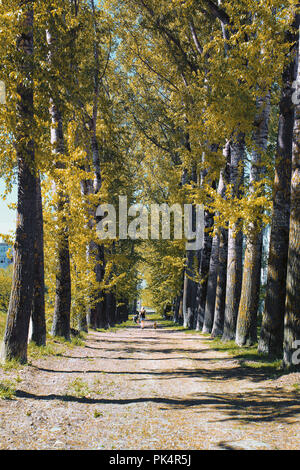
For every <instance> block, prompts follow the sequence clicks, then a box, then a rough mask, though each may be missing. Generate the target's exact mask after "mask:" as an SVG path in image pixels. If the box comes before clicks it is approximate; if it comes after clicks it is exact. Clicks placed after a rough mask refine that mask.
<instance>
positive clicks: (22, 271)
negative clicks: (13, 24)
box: [3, 0, 37, 362]
mask: <svg viewBox="0 0 300 470" xmlns="http://www.w3.org/2000/svg"><path fill="white" fill-rule="evenodd" d="M33 5H34V1H33V0H20V1H18V2H17V7H18V9H19V14H18V21H17V29H18V36H17V38H16V57H17V61H16V66H17V73H18V74H19V77H20V80H19V83H18V85H17V90H16V91H17V96H18V101H17V109H16V127H15V135H14V138H15V148H16V154H17V164H18V202H17V229H16V238H15V245H14V274H13V284H12V290H11V297H10V302H9V308H8V315H7V324H6V330H5V335H4V347H3V357H4V359H5V360H6V359H17V360H19V361H20V362H26V361H27V342H28V329H29V321H30V314H31V309H32V301H33V290H34V257H33V256H32V254H33V253H34V244H35V239H36V207H37V202H36V198H37V196H36V175H35V152H34V132H35V123H34V106H33V18H34V15H33Z"/></svg>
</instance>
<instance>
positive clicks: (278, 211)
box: [258, 34, 297, 355]
mask: <svg viewBox="0 0 300 470" xmlns="http://www.w3.org/2000/svg"><path fill="white" fill-rule="evenodd" d="M287 40H289V41H290V42H294V41H296V42H295V45H294V46H293V47H292V49H291V57H292V58H293V60H292V61H291V62H290V64H289V65H288V66H287V67H286V68H285V70H284V73H283V84H282V93H281V101H280V104H279V111H280V114H279V128H278V138H277V151H276V159H275V181H274V189H273V218H272V227H271V236H270V250H269V262H268V276H267V291H266V300H265V308H264V312H263V319H262V327H261V333H260V339H259V344H258V350H259V352H262V353H266V354H274V355H278V354H281V353H282V347H283V324H284V308H285V299H286V273H287V259H288V246H289V224H290V191H291V171H292V146H293V127H294V118H295V112H294V104H293V101H292V94H293V82H294V80H295V79H296V53H297V37H295V34H289V36H288V38H287Z"/></svg>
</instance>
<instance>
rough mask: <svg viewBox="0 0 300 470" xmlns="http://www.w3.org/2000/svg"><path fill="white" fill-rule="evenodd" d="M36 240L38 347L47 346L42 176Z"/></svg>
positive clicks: (34, 337)
mask: <svg viewBox="0 0 300 470" xmlns="http://www.w3.org/2000/svg"><path fill="white" fill-rule="evenodd" d="M36 191H37V197H36V238H35V246H34V294H33V305H32V312H31V326H32V330H31V338H30V339H31V341H33V342H34V343H35V344H37V345H38V346H44V345H45V344H46V317H45V277H44V229H43V204H42V194H41V182H40V176H39V175H38V174H37V176H36Z"/></svg>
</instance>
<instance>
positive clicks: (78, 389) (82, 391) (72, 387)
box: [67, 377, 91, 398]
mask: <svg viewBox="0 0 300 470" xmlns="http://www.w3.org/2000/svg"><path fill="white" fill-rule="evenodd" d="M90 393H91V390H90V389H89V386H88V384H87V383H86V382H84V381H83V380H82V379H81V378H79V377H77V378H76V379H75V380H73V381H72V382H70V383H69V384H68V388H67V394H68V395H69V394H71V395H73V396H75V397H78V398H86V397H87V396H88V395H90Z"/></svg>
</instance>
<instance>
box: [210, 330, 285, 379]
mask: <svg viewBox="0 0 300 470" xmlns="http://www.w3.org/2000/svg"><path fill="white" fill-rule="evenodd" d="M210 347H211V348H212V349H214V350H215V351H223V352H226V353H228V355H229V356H230V357H232V358H235V359H237V360H238V361H239V363H240V365H241V366H244V367H249V368H253V369H257V370H260V371H261V372H266V374H270V375H273V376H279V375H282V374H284V373H285V372H284V371H283V369H282V360H281V358H278V357H275V356H268V355H266V354H262V353H259V352H258V350H257V344H254V345H253V346H249V347H240V346H238V345H237V344H236V343H235V341H227V342H222V341H221V338H214V339H212V340H211V343H210Z"/></svg>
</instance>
